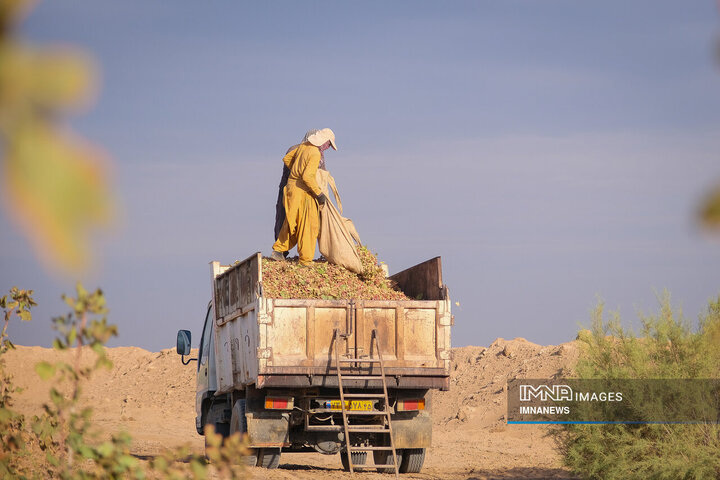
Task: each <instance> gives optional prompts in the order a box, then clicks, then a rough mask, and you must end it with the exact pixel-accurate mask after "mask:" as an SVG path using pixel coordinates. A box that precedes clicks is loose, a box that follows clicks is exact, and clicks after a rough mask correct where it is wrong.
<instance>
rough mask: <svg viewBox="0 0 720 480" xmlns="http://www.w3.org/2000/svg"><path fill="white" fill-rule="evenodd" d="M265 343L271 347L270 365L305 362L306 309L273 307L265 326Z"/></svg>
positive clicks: (291, 364) (290, 364)
mask: <svg viewBox="0 0 720 480" xmlns="http://www.w3.org/2000/svg"><path fill="white" fill-rule="evenodd" d="M267 343H268V345H272V357H271V358H272V365H273V366H284V365H289V366H293V365H300V364H303V363H305V361H306V360H307V351H306V349H307V309H306V308H304V307H275V308H274V310H273V318H272V324H269V325H268V326H267Z"/></svg>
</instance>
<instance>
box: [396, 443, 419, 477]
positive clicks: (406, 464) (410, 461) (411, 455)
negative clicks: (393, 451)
mask: <svg viewBox="0 0 720 480" xmlns="http://www.w3.org/2000/svg"><path fill="white" fill-rule="evenodd" d="M424 462H425V449H424V448H404V449H403V450H402V462H400V473H420V470H422V467H423V463H424Z"/></svg>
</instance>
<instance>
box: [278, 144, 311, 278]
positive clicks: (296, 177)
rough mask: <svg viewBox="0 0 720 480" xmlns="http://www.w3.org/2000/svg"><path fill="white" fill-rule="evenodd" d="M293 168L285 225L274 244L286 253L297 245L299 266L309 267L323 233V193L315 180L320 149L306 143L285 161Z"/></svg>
mask: <svg viewBox="0 0 720 480" xmlns="http://www.w3.org/2000/svg"><path fill="white" fill-rule="evenodd" d="M283 162H284V163H285V165H287V167H288V168H289V169H290V177H289V178H288V183H287V185H286V186H285V190H284V200H283V204H284V205H285V222H284V223H283V226H282V228H281V229H280V234H279V235H278V239H277V241H276V242H275V244H274V245H273V247H272V248H273V250H275V251H276V252H286V251H288V250H290V249H291V248H293V247H294V246H295V245H297V250H298V255H299V256H300V263H301V264H302V265H309V264H310V263H311V262H312V260H313V258H315V243H317V237H318V233H319V231H320V219H319V214H318V203H317V200H316V197H317V196H318V195H320V193H322V192H321V190H320V187H319V186H318V184H317V181H316V180H315V174H316V173H317V169H318V166H319V164H320V150H319V149H318V147H316V146H314V145H311V144H310V143H307V142H306V143H303V144H301V145H299V146H298V147H297V148H295V149H293V150H290V151H289V152H288V153H287V155H285V157H284V158H283Z"/></svg>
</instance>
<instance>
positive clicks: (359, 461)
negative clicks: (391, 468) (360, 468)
mask: <svg viewBox="0 0 720 480" xmlns="http://www.w3.org/2000/svg"><path fill="white" fill-rule="evenodd" d="M351 455H352V462H353V465H365V464H366V463H367V452H353V453H352V454H351ZM340 462H342V466H343V470H345V471H346V472H349V471H350V464H349V463H348V457H347V452H346V451H344V450H343V451H342V452H340Z"/></svg>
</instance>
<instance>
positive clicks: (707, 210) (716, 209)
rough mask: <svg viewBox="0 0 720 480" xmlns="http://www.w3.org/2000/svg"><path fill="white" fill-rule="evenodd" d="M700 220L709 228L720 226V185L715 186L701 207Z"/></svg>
mask: <svg viewBox="0 0 720 480" xmlns="http://www.w3.org/2000/svg"><path fill="white" fill-rule="evenodd" d="M700 220H701V221H702V224H703V225H704V226H706V227H709V228H720V186H719V187H717V188H715V190H713V191H712V192H711V193H710V194H709V195H708V196H707V198H706V199H705V201H704V202H703V203H702V205H701V207H700Z"/></svg>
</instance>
